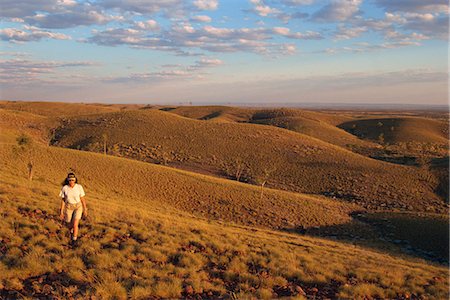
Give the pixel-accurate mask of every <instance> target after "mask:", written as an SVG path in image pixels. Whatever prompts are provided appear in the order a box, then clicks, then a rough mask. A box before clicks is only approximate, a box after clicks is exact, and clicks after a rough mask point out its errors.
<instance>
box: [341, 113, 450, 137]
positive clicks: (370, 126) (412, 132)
mask: <svg viewBox="0 0 450 300" xmlns="http://www.w3.org/2000/svg"><path fill="white" fill-rule="evenodd" d="M339 127H340V128H342V129H345V130H346V131H348V132H350V133H352V134H354V135H356V136H358V137H360V138H364V139H368V140H373V141H382V142H387V143H391V144H393V143H400V142H421V143H438V144H448V142H449V140H448V134H449V132H448V123H447V122H443V121H439V120H432V119H425V118H418V117H397V118H370V119H364V120H354V121H349V122H345V123H342V124H340V125H339Z"/></svg>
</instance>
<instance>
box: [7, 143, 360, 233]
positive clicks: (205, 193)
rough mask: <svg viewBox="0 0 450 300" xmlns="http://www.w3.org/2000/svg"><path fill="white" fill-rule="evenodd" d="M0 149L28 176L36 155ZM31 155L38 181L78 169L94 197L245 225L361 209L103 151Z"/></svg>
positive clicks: (331, 216)
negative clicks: (101, 196) (157, 207)
mask: <svg viewBox="0 0 450 300" xmlns="http://www.w3.org/2000/svg"><path fill="white" fill-rule="evenodd" d="M0 148H1V153H0V155H1V159H2V161H3V162H4V165H3V166H4V168H5V169H11V170H14V172H15V174H17V175H22V176H25V175H26V171H27V166H26V165H27V163H28V157H29V156H30V155H29V154H27V155H28V156H24V155H19V154H17V151H13V148H12V146H11V145H3V146H1V147H0ZM31 156H32V161H33V163H34V176H35V178H37V180H45V181H48V182H59V181H61V178H64V177H65V175H66V173H67V172H68V171H69V170H73V171H75V172H76V173H77V174H78V175H79V176H80V177H82V178H84V179H85V181H86V188H88V189H90V190H91V193H93V194H94V195H96V194H102V195H104V196H106V197H111V196H114V197H123V199H122V201H123V202H124V203H128V204H129V205H134V204H136V202H132V201H139V202H138V205H139V206H142V205H143V203H148V205H151V206H152V207H153V206H161V207H164V208H165V209H172V210H173V209H176V210H179V211H184V212H188V213H192V214H195V215H197V216H199V217H208V218H214V219H220V220H225V221H229V222H235V223H238V224H244V225H255V226H256V225H257V226H264V227H271V228H297V227H302V228H308V227H314V226H325V225H327V226H328V225H337V224H342V223H345V222H348V221H349V220H350V219H351V218H350V216H349V213H351V212H352V211H354V210H358V209H361V208H359V207H358V206H356V205H351V204H347V203H345V202H341V201H336V200H330V199H327V198H325V197H314V196H308V195H300V194H297V193H291V192H283V191H278V190H272V189H266V190H265V191H264V194H263V197H261V194H260V190H259V189H258V187H255V186H252V185H248V184H244V183H239V182H235V181H230V180H224V179H220V178H214V177H210V176H205V175H201V174H196V173H192V172H186V171H182V170H176V169H173V168H168V167H164V166H158V165H154V164H148V163H143V162H139V161H134V160H127V159H123V158H117V157H113V156H104V155H101V154H97V153H88V152H80V151H76V150H71V149H62V148H56V147H44V146H39V145H35V146H34V147H33V151H32V154H31ZM125 179H126V180H125ZM55 188H56V187H55ZM103 201H105V202H106V199H105V200H103ZM306 212H307V213H306Z"/></svg>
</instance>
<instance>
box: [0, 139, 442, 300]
mask: <svg viewBox="0 0 450 300" xmlns="http://www.w3.org/2000/svg"><path fill="white" fill-rule="evenodd" d="M34 155H35V158H36V176H35V180H33V181H31V182H30V181H28V180H27V179H26V176H25V171H24V170H25V168H26V167H25V164H26V160H25V159H24V158H23V157H18V156H16V154H14V151H13V146H12V145H8V144H5V145H2V146H1V147H0V156H1V159H0V161H1V164H2V172H1V173H0V182H1V185H0V203H1V205H2V210H1V215H2V218H0V226H1V227H2V230H1V231H0V253H1V255H0V290H1V292H0V295H1V297H3V298H14V299H15V298H28V297H31V298H50V297H60V298H71V297H74V298H77V297H81V298H89V297H90V296H92V295H95V296H96V297H97V298H100V299H127V298H128V299H149V298H150V299H160V298H180V297H183V298H189V297H190V298H197V297H202V298H250V297H257V298H260V299H272V298H274V297H289V296H295V297H298V298H300V299H302V298H306V297H307V298H319V299H322V298H338V297H341V298H402V299H406V298H427V299H446V298H448V296H449V294H448V283H447V280H446V278H447V277H448V269H447V267H445V266H439V265H433V264H430V263H427V262H425V261H423V260H420V259H413V258H410V257H406V256H404V257H395V256H392V255H388V254H383V253H381V252H377V251H373V250H368V249H365V248H361V247H357V246H354V245H351V244H345V243H339V242H333V241H328V240H325V239H319V238H313V237H308V236H300V235H296V234H289V233H286V232H280V231H273V230H271V229H267V228H268V226H269V227H271V226H274V227H276V226H277V224H269V223H265V222H263V221H259V220H263V219H274V220H277V214H280V216H283V217H286V218H288V221H289V222H294V224H295V222H299V223H300V222H304V224H307V226H313V225H319V226H326V223H328V224H330V223H344V222H347V221H348V219H347V217H346V213H347V212H349V211H351V210H352V208H351V207H350V206H349V205H346V204H342V203H340V202H339V201H333V200H330V199H321V198H317V197H310V196H305V195H299V194H294V193H287V192H280V191H274V190H267V191H266V192H265V196H264V197H263V199H260V198H259V191H258V189H256V188H254V187H252V186H249V185H244V184H241V183H234V182H230V181H225V180H221V179H215V178H211V177H208V176H204V175H197V174H192V173H188V172H185V171H177V170H173V169H170V168H167V167H164V166H156V165H151V164H147V163H142V162H138V161H131V160H127V159H124V158H117V157H112V156H104V155H100V154H96V153H88V152H80V151H75V150H70V149H62V148H54V147H43V146H39V145H38V146H36V147H35V148H34ZM69 169H73V170H74V171H75V172H76V173H77V174H78V176H79V177H80V179H81V184H83V185H84V187H85V190H86V192H87V201H88V205H89V207H90V215H91V216H90V220H89V221H85V220H82V225H81V238H80V240H81V246H80V247H79V248H77V249H71V248H70V247H69V246H68V245H67V240H68V238H67V234H68V232H67V229H65V228H63V227H62V226H61V223H60V221H59V220H58V219H57V216H58V214H57V211H58V207H59V199H58V197H57V193H58V191H59V189H60V185H59V182H60V181H61V179H63V178H64V176H65V175H66V172H67V171H68V170H69ZM221 200H227V201H228V202H222V203H220V207H217V206H214V204H215V203H219V202H220V201H221ZM266 202H267V203H269V204H270V205H268V206H266V204H264V203H266ZM241 205H242V206H249V207H250V208H253V209H258V210H260V211H257V213H256V216H253V214H251V213H249V214H248V215H247V214H246V213H245V210H244V209H243V210H241V209H240V208H239V206H241ZM190 206H194V209H192V210H189V207H190ZM284 206H287V207H284ZM211 207H212V208H213V209H214V210H215V211H217V212H218V213H219V216H218V217H217V219H221V220H214V219H216V217H214V213H211V212H208V214H203V212H202V210H203V211H207V210H208V209H209V208H211ZM228 208H230V209H231V210H232V213H230V214H227V211H228ZM233 208H236V209H233ZM270 211H273V213H274V215H272V216H270V217H263V214H264V212H270ZM289 211H293V213H289ZM196 212H200V213H196ZM240 215H241V216H242V217H245V219H244V222H241V221H240V220H239V216H240ZM252 216H253V217H252ZM247 219H249V220H254V222H255V225H259V226H257V227H248V226H244V225H239V224H245V223H246V222H245V220H247ZM225 221H226V222H225ZM230 222H233V223H234V224H233V223H230Z"/></svg>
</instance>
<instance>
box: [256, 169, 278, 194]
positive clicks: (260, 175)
mask: <svg viewBox="0 0 450 300" xmlns="http://www.w3.org/2000/svg"><path fill="white" fill-rule="evenodd" d="M274 171H275V168H263V169H260V170H258V171H257V173H256V174H253V181H254V182H255V183H256V184H257V185H259V186H260V188H261V193H260V195H259V198H260V199H262V198H263V195H264V186H265V185H266V183H267V181H268V180H269V178H270V176H271V175H272V173H273V172H274Z"/></svg>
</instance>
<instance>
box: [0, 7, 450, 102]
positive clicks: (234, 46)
mask: <svg viewBox="0 0 450 300" xmlns="http://www.w3.org/2000/svg"><path fill="white" fill-rule="evenodd" d="M0 17H1V26H0V45H1V46H0V47H1V49H0V52H1V53H2V57H1V60H0V70H1V71H0V72H1V73H0V97H1V98H2V99H7V100H48V101H83V102H109V103H129V102H133V103H186V102H193V103H240V102H245V103H255V104H257V103H304V102H307V103H369V104H376V103H411V104H420V103H422V104H446V103H447V95H448V91H447V89H448V88H447V85H448V84H447V82H448V80H447V78H448V76H447V72H448V63H447V55H448V46H447V42H448V2H447V1H446V0H428V1H422V0H249V1H248V0H242V1H237V0H227V1H225V0H191V1H184V0H164V1H148V0H121V1H119V0H92V1H77V0H24V1H18V0H0Z"/></svg>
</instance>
